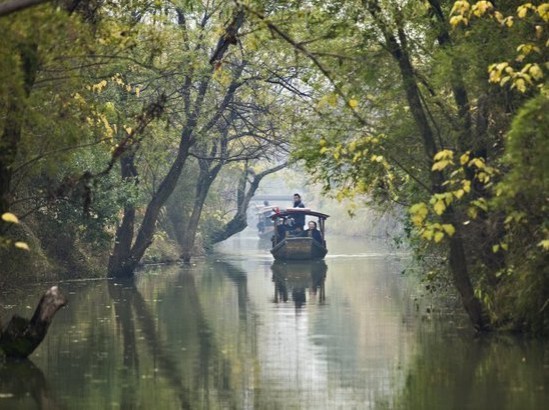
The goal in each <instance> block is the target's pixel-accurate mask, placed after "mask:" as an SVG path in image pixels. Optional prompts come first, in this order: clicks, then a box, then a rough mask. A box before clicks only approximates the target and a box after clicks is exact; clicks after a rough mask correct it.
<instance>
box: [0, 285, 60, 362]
mask: <svg viewBox="0 0 549 410" xmlns="http://www.w3.org/2000/svg"><path fill="white" fill-rule="evenodd" d="M66 304H67V299H66V298H65V296H63V294H62V293H61V292H60V291H59V288H58V287H57V286H53V287H52V288H50V289H49V290H48V291H47V292H46V293H44V295H43V296H42V298H41V299H40V302H39V303H38V306H37V307H36V310H35V311H34V315H33V316H32V319H30V320H28V319H25V318H23V317H21V316H18V315H13V317H12V318H11V320H10V322H9V323H8V325H7V326H6V327H5V329H4V330H3V331H2V333H1V334H0V350H3V351H4V353H5V355H6V356H7V357H13V358H25V357H28V356H29V355H30V354H31V353H32V352H34V350H35V349H36V348H37V347H38V346H39V345H40V343H42V341H43V340H44V337H46V333H47V332H48V328H49V327H50V324H51V321H52V320H53V317H54V316H55V314H56V313H57V311H58V310H59V309H61V308H62V307H63V306H65V305H66Z"/></svg>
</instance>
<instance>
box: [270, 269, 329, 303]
mask: <svg viewBox="0 0 549 410" xmlns="http://www.w3.org/2000/svg"><path fill="white" fill-rule="evenodd" d="M271 270H272V272H273V282H274V284H275V294H274V302H275V303H279V302H287V301H288V299H289V297H288V295H289V293H290V292H291V295H292V300H293V302H294V304H295V307H296V308H298V309H299V308H301V307H303V306H304V305H305V304H306V303H307V290H309V299H316V298H318V301H317V302H318V303H319V304H323V303H324V302H325V300H326V292H325V289H324V282H325V281H326V272H327V271H328V266H327V265H326V263H325V262H324V261H292V262H282V261H275V262H274V263H273V264H272V266H271Z"/></svg>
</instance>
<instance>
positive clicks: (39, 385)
mask: <svg viewBox="0 0 549 410" xmlns="http://www.w3.org/2000/svg"><path fill="white" fill-rule="evenodd" d="M0 392H2V394H3V397H2V398H0V400H2V401H0V403H4V404H8V405H7V407H11V404H15V403H17V404H19V405H22V406H26V407H27V408H39V409H51V410H54V409H61V408H63V407H61V406H60V405H59V403H58V402H57V400H56V399H55V397H54V395H53V394H52V392H51V388H50V385H49V383H48V381H47V380H46V377H45V376H44V373H43V372H42V370H40V368H38V367H37V366H36V365H35V364H34V363H33V362H32V361H30V360H28V359H23V360H7V361H5V362H1V361H0ZM10 403H11V404H10ZM0 407H1V406H0Z"/></svg>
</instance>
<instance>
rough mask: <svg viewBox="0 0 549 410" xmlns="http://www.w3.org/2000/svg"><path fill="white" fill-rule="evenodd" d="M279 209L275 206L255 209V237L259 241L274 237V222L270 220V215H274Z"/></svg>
mask: <svg viewBox="0 0 549 410" xmlns="http://www.w3.org/2000/svg"><path fill="white" fill-rule="evenodd" d="M277 209H279V208H278V207H277V206H271V205H266V206H262V207H260V208H258V209H257V213H256V214H257V225H256V226H257V236H259V238H260V239H267V240H270V239H271V238H272V237H273V235H274V223H275V222H274V221H273V220H272V219H271V215H273V214H274V213H275V210H277Z"/></svg>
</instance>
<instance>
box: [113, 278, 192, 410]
mask: <svg viewBox="0 0 549 410" xmlns="http://www.w3.org/2000/svg"><path fill="white" fill-rule="evenodd" d="M109 294H110V295H111V297H112V298H113V299H114V301H115V309H116V314H117V323H118V325H119V326H120V327H121V330H122V336H123V342H124V365H125V372H127V373H128V371H132V370H133V372H132V373H133V374H134V375H138V374H139V372H138V371H137V370H138V364H139V360H138V355H137V348H136V343H135V341H136V337H135V325H134V323H138V324H139V326H140V329H141V331H142V333H143V336H144V337H145V340H146V342H147V346H148V347H149V350H150V351H151V353H152V355H153V357H154V358H155V363H156V365H157V366H158V368H159V370H160V371H161V372H162V374H163V375H164V376H165V377H166V379H167V380H168V381H169V383H170V384H171V385H172V386H173V387H174V389H175V391H176V392H177V393H178V395H179V399H180V404H181V407H182V408H191V407H192V406H191V402H190V399H189V396H190V393H189V389H188V388H187V387H186V386H185V385H184V383H183V379H182V377H181V372H180V370H179V369H178V366H177V364H176V363H177V360H176V358H175V357H172V356H171V354H170V352H169V351H167V350H166V349H164V347H163V344H162V341H161V339H160V336H159V335H158V332H157V330H156V325H155V320H154V316H153V315H152V313H151V311H150V309H149V307H148V306H147V304H146V302H145V300H144V299H143V296H141V294H140V293H139V291H138V290H137V288H136V287H135V283H134V281H133V280H128V281H123V282H118V283H109ZM134 399H135V397H134V395H133V394H132V391H131V387H130V388H129V389H123V391H122V405H123V407H135V405H136V403H134V402H135V400H134Z"/></svg>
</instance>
